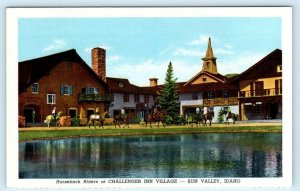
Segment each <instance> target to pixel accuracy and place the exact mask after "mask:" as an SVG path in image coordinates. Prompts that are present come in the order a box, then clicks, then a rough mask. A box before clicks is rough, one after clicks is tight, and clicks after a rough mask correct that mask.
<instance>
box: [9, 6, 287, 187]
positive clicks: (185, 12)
mask: <svg viewBox="0 0 300 191" xmlns="http://www.w3.org/2000/svg"><path fill="white" fill-rule="evenodd" d="M6 13H7V18H6V43H7V44H6V49H7V52H6V76H7V78H6V87H7V89H6V105H7V106H8V107H7V115H6V137H7V142H6V144H7V147H6V149H7V153H6V156H7V158H6V160H7V172H6V173H7V177H6V178H7V186H8V187H15V188H79V187H80V188H136V187H144V188H147V187H151V188H200V187H210V188H224V187H264V188H266V187H291V186H292V8H291V7H213V8H208V7H205V8H196V7H185V8H180V7H175V8H9V9H7V11H6ZM55 17H56V18H58V17H64V18H75V17H80V18H89V17H112V18H114V17H281V19H282V50H283V51H282V52H283V54H282V59H283V60H282V61H283V65H284V67H283V87H284V88H283V91H284V93H283V133H282V134H283V147H282V150H283V153H282V164H283V165H282V174H283V177H281V178H241V179H240V180H241V183H240V184H186V183H178V184H155V183H153V184H104V185H103V184H92V185H89V184H80V186H79V185H76V184H72V185H67V184H64V185H60V184H56V179H18V160H19V159H18V124H17V120H12V119H17V116H18V102H17V101H16V100H18V75H16V74H17V72H18V69H17V67H18V65H17V63H18V19H19V18H55ZM76 180H77V179H76ZM140 180H143V179H140ZM178 180H186V179H178ZM220 180H223V179H222V178H221V179H220Z"/></svg>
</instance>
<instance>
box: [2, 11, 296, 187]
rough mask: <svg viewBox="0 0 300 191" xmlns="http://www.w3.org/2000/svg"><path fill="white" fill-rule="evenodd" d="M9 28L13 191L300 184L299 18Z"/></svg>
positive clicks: (12, 19)
mask: <svg viewBox="0 0 300 191" xmlns="http://www.w3.org/2000/svg"><path fill="white" fill-rule="evenodd" d="M6 16H7V20H6V21H7V27H6V32H7V33H6V40H7V44H6V50H7V54H6V56H7V58H6V61H7V62H6V68H7V71H6V72H7V77H6V79H7V94H6V97H7V105H8V106H9V107H7V127H6V132H7V135H6V136H7V153H6V154H7V172H6V173H7V186H8V187H10V188H106V189H109V188H121V189H122V188H152V189H154V188H169V189H170V188H185V189H186V188H233V187H235V188H248V187H255V188H261V187H263V188H269V187H272V188H277V187H291V186H292V8H291V7H152V8H151V7H126V8H125V7H123V8H122V7H109V8H108V7H98V8H7V11H6Z"/></svg>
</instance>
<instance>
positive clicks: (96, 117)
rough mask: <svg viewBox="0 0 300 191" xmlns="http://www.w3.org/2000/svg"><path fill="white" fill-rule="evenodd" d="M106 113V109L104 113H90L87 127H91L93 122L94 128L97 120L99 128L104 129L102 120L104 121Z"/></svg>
mask: <svg viewBox="0 0 300 191" xmlns="http://www.w3.org/2000/svg"><path fill="white" fill-rule="evenodd" d="M107 114H108V112H107V111H105V112H104V113H102V114H98V113H96V114H92V115H90V120H89V128H91V124H93V126H94V127H95V129H96V126H95V121H99V128H100V127H102V128H103V129H104V121H105V116H106V115H107Z"/></svg>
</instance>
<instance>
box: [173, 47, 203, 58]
mask: <svg viewBox="0 0 300 191" xmlns="http://www.w3.org/2000/svg"><path fill="white" fill-rule="evenodd" d="M204 54H205V53H204V52H202V51H200V50H198V49H185V48H177V49H176V50H175V52H174V53H173V55H175V56H189V57H203V56H204Z"/></svg>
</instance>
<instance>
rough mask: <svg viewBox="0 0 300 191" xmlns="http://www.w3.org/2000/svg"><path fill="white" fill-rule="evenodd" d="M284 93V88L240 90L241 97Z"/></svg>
mask: <svg viewBox="0 0 300 191" xmlns="http://www.w3.org/2000/svg"><path fill="white" fill-rule="evenodd" d="M277 95H282V89H275V88H274V89H263V90H260V91H254V90H252V91H251V90H249V91H240V92H239V98H246V97H262V96H277Z"/></svg>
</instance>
